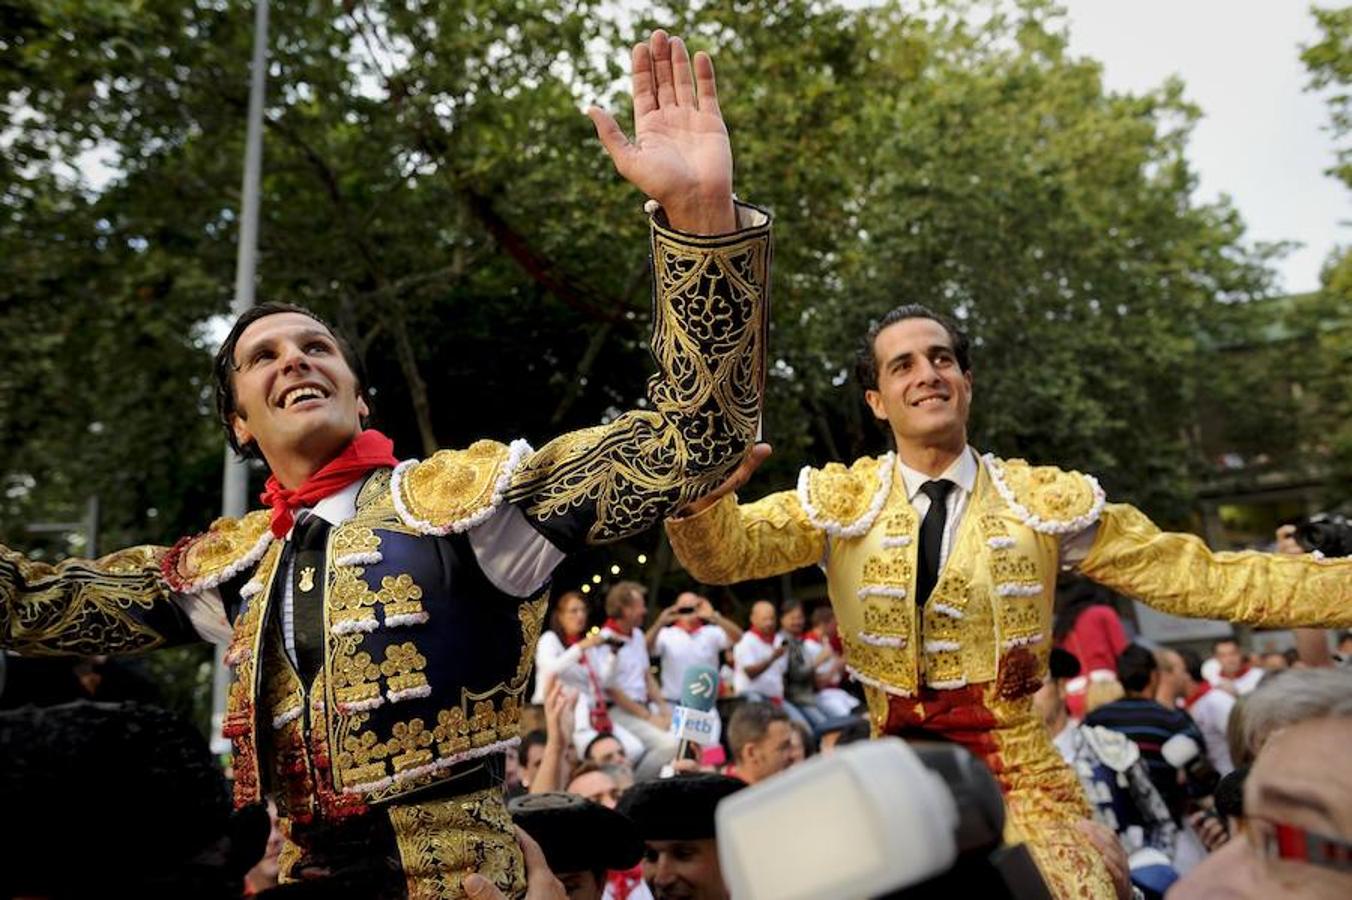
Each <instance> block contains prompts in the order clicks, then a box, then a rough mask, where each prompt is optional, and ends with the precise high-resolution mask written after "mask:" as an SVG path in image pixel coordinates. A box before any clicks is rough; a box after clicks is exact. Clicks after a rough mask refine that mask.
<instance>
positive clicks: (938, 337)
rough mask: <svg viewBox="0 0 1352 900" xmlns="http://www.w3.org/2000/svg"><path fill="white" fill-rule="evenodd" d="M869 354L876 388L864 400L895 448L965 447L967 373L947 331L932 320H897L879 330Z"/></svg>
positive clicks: (969, 380) (969, 385)
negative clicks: (886, 428) (885, 425)
mask: <svg viewBox="0 0 1352 900" xmlns="http://www.w3.org/2000/svg"><path fill="white" fill-rule="evenodd" d="M873 353H874V357H875V362H876V365H877V369H878V385H877V387H876V388H872V389H870V390H866V391H865V392H864V399H865V400H866V401H867V402H868V405H869V408H870V409H871V410H873V414H874V415H875V416H876V417H878V418H879V419H883V420H886V421H887V423H888V425H889V426H890V427H891V429H892V435H893V437H895V438H896V442H897V446H898V447H899V448H902V447H906V446H917V447H955V448H961V447H964V446H966V443H967V416H968V412H969V411H970V409H971V405H972V373H971V372H970V371H968V372H964V371H962V369H961V367H960V366H959V365H958V357H957V353H956V351H955V350H954V347H953V339H952V337H951V336H950V335H949V333H948V330H947V329H946V328H944V326H943V325H941V324H939V323H938V322H936V321H934V320H933V319H926V318H911V319H902V320H901V321H899V322H894V323H892V324H891V325H888V326H887V327H886V328H884V329H883V330H882V331H880V332H878V336H877V338H876V339H875V340H874V342H873Z"/></svg>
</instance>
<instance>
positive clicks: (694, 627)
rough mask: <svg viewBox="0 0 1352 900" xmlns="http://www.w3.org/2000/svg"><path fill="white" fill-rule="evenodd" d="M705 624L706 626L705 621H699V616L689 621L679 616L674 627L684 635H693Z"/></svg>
mask: <svg viewBox="0 0 1352 900" xmlns="http://www.w3.org/2000/svg"><path fill="white" fill-rule="evenodd" d="M705 624H706V623H705V621H704V620H703V619H701V618H700V617H699V616H694V617H692V618H690V619H687V618H686V617H685V616H681V617H680V618H679V619H677V620H676V627H677V628H679V629H681V630H682V631H684V632H685V633H686V634H694V633H695V632H697V631H699V630H700V629H701V628H703V627H704V626H705Z"/></svg>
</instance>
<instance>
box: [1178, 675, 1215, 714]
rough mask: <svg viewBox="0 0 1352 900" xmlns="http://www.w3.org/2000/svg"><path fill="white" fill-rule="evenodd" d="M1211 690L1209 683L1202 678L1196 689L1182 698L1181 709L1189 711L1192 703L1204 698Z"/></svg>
mask: <svg viewBox="0 0 1352 900" xmlns="http://www.w3.org/2000/svg"><path fill="white" fill-rule="evenodd" d="M1210 690H1211V682H1209V681H1207V680H1206V679H1205V678H1203V679H1202V680H1201V681H1199V682H1198V683H1197V687H1195V688H1193V689H1192V693H1190V694H1188V696H1186V697H1184V698H1183V708H1184V709H1190V708H1191V707H1192V705H1193V704H1194V703H1196V702H1197V701H1198V700H1201V699H1202V698H1203V697H1205V696H1206V694H1207V692H1208V691H1210Z"/></svg>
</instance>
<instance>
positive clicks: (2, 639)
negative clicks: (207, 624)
mask: <svg viewBox="0 0 1352 900" xmlns="http://www.w3.org/2000/svg"><path fill="white" fill-rule="evenodd" d="M166 552H167V550H166V549H165V548H164V547H131V548H129V549H126V550H119V551H117V552H116V553H110V554H109V555H107V556H105V557H103V558H101V559H98V560H88V559H68V560H66V561H65V562H62V563H59V564H57V565H54V566H53V565H48V564H46V563H39V562H33V561H32V560H29V559H26V558H25V557H24V556H23V555H22V554H20V553H16V552H14V551H12V550H9V549H8V548H5V547H0V646H3V647H4V648H6V649H9V650H13V651H14V652H16V653H19V654H23V655H29V656H32V655H52V656H62V655H73V656H90V655H95V654H102V653H110V654H122V653H139V652H141V651H143V650H152V649H154V648H156V647H160V646H163V645H165V644H168V643H174V642H179V641H185V640H190V639H191V640H195V639H196V633H195V632H193V631H192V628H191V626H189V625H188V624H187V622H186V618H185V617H183V616H181V615H180V614H178V612H177V610H176V609H174V608H173V607H172V604H171V601H170V599H169V592H168V588H167V586H166V585H165V583H164V579H163V578H162V577H161V575H160V564H161V562H162V560H163V559H164V556H165V554H166Z"/></svg>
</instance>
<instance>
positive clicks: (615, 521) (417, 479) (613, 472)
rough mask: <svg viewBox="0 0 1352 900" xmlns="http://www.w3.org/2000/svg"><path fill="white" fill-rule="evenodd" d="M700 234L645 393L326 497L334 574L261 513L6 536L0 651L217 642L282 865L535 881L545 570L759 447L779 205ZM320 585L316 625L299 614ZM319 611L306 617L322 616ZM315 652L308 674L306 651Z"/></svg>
mask: <svg viewBox="0 0 1352 900" xmlns="http://www.w3.org/2000/svg"><path fill="white" fill-rule="evenodd" d="M738 216H739V220H740V221H739V224H740V225H741V226H742V230H740V231H738V232H735V233H734V234H731V235H727V236H722V237H696V236H691V235H686V234H682V233H678V232H675V231H673V230H671V229H669V228H667V227H665V225H664V224H663V221H662V220H661V212H660V211H659V212H658V213H657V215H656V216H655V217H654V221H653V225H652V265H653V275H654V311H653V318H654V332H653V341H652V349H653V355H654V356H655V358H656V360H657V363H658V369H659V371H658V374H657V375H655V376H654V377H653V378H652V379H651V380H650V382H649V388H648V400H649V404H648V408H647V409H646V410H641V411H634V412H630V413H626V414H624V415H622V416H619V417H618V418H616V419H615V420H614V421H613V422H611V423H610V424H607V425H602V426H598V427H595V428H588V429H584V430H582V431H577V432H573V433H570V434H565V435H563V436H562V437H559V438H557V439H555V440H553V441H551V442H550V443H548V444H546V445H545V446H544V447H543V448H542V449H540V450H538V451H536V450H532V449H531V448H530V447H529V446H528V445H527V444H526V442H525V441H520V440H518V441H514V442H512V443H511V444H510V445H507V444H500V443H496V442H493V441H480V442H478V443H476V444H473V445H472V446H470V447H468V448H467V449H463V450H444V451H441V452H439V453H437V454H435V455H434V456H432V457H431V458H429V459H426V460H423V461H417V460H411V461H408V462H404V463H402V464H400V465H399V466H397V467H396V468H394V469H378V470H376V471H375V472H373V473H372V474H370V475H369V476H368V477H367V478H365V479H363V480H361V481H359V482H357V483H354V484H353V485H351V486H349V488H348V489H346V490H344V491H340V492H339V493H338V494H335V495H333V496H331V497H329V498H326V499H325V500H322V501H320V502H319V503H318V504H316V506H315V507H314V508H313V510H312V512H313V514H314V515H315V516H317V517H319V518H322V519H324V520H326V521H327V522H330V523H331V527H330V528H329V529H328V532H327V539H326V542H325V543H324V545H323V551H322V552H323V556H322V559H323V561H324V562H323V569H324V571H323V572H322V573H317V572H313V571H312V572H309V573H305V572H302V573H300V574H301V576H302V577H301V578H299V579H298V580H296V581H295V582H294V583H293V581H292V579H291V578H290V577H288V576H287V575H286V574H285V572H286V571H287V570H288V569H290V568H292V566H291V565H290V562H289V560H290V557H289V556H287V555H286V554H287V552H288V544H289V543H290V541H291V537H292V536H294V535H295V533H296V531H299V529H300V527H301V526H300V525H298V526H297V527H296V529H294V530H293V533H292V536H289V537H288V538H287V539H286V540H278V539H274V538H273V536H272V533H271V531H270V530H269V527H268V523H269V514H268V512H267V511H259V512H254V513H250V514H249V515H246V516H244V517H243V518H242V519H239V520H227V519H222V520H220V521H217V522H215V523H214V524H213V525H212V526H211V529H210V530H209V531H208V532H207V533H205V534H202V535H199V536H197V537H194V538H190V539H187V540H185V541H182V542H180V543H179V544H178V545H177V546H175V547H174V548H172V549H167V548H163V547H135V548H132V549H128V550H123V551H120V552H117V553H113V554H111V555H109V556H105V557H103V558H102V559H99V560H96V561H89V560H67V561H66V562H63V563H61V564H59V565H56V566H50V565H44V564H40V563H36V562H31V561H29V560H27V559H25V558H24V557H23V556H22V555H20V554H18V553H15V552H12V551H10V550H8V549H6V548H3V547H0V644H2V645H3V646H4V647H5V648H7V649H9V650H12V651H16V652H18V653H23V654H72V655H75V654H78V655H84V654H116V653H135V652H140V651H145V650H150V649H153V648H156V647H163V646H167V645H171V644H181V643H185V642H189V641H196V640H201V639H214V640H217V641H219V642H222V643H226V644H227V646H228V650H227V653H226V661H227V663H228V664H229V665H230V666H231V668H232V670H233V680H232V682H231V686H230V690H229V696H228V703H227V708H226V717H225V723H224V728H223V731H224V733H225V735H226V736H227V737H229V738H230V740H231V741H232V742H233V745H234V770H235V781H234V790H235V800H236V803H237V804H245V803H249V802H254V801H258V800H260V799H262V798H263V797H265V796H270V797H272V798H273V799H274V800H275V801H276V802H277V804H278V807H279V811H280V814H281V816H282V817H283V821H284V825H285V828H284V830H285V831H287V833H288V836H289V838H290V840H289V841H288V843H287V845H286V848H285V849H284V851H283V859H282V868H283V877H284V878H286V877H289V876H294V875H296V874H298V873H299V872H300V871H302V870H303V869H305V868H308V867H310V866H317V867H322V868H327V869H334V868H336V867H341V866H343V865H344V864H345V863H346V862H348V861H349V860H350V859H353V858H357V857H361V856H363V855H365V856H372V855H374V856H376V857H379V858H381V859H383V860H385V861H386V862H387V864H388V868H389V869H390V870H391V871H393V872H394V873H395V876H396V877H398V878H399V879H401V880H403V881H404V883H405V885H406V890H407V892H408V894H409V895H410V896H414V897H451V896H461V889H460V884H459V882H460V878H461V877H462V876H463V874H465V872H466V871H470V870H473V871H480V872H481V873H482V874H484V875H486V876H487V877H489V878H490V879H491V880H493V881H495V882H496V883H498V885H499V886H500V887H501V888H503V889H504V890H505V891H507V892H508V893H509V894H513V893H519V892H521V891H522V890H524V883H523V882H522V880H521V878H522V875H521V868H520V865H519V854H518V853H517V851H516V846H515V842H514V838H513V837H512V831H511V828H510V823H509V821H508V819H507V816H506V811H505V809H504V807H503V804H502V799H501V785H500V781H501V766H502V754H503V751H505V750H508V749H510V747H511V746H512V745H513V744H515V743H516V741H517V732H518V720H519V717H520V711H521V705H522V702H523V692H524V691H525V688H526V683H527V680H528V678H529V675H530V667H531V662H532V660H533V659H534V653H535V642H536V638H537V637H538V636H539V633H540V627H541V622H542V619H543V615H544V610H545V604H546V600H547V597H548V588H549V579H550V575H551V573H552V571H553V570H554V568H555V567H556V566H557V565H558V563H559V562H560V561H561V560H562V559H563V558H564V556H565V554H566V553H567V552H569V551H570V550H572V549H575V548H578V547H581V546H584V545H586V544H595V543H605V542H608V541H614V540H617V539H619V538H622V537H624V536H626V535H630V534H634V533H635V532H638V531H642V530H644V529H646V528H649V527H651V526H652V525H654V524H655V523H657V522H659V521H661V519H662V517H663V516H665V515H666V514H668V512H670V511H671V510H673V509H677V508H680V507H681V506H683V505H685V504H686V503H689V502H690V501H691V500H693V499H695V498H696V497H698V496H700V495H702V494H704V493H707V492H708V491H709V490H711V489H712V488H713V487H715V486H716V485H718V484H719V483H720V482H721V481H723V480H724V478H726V477H727V475H728V473H729V471H730V470H731V469H732V468H733V467H735V466H736V465H737V463H738V461H739V460H740V459H741V458H742V456H743V455H744V453H745V451H746V449H747V448H748V447H749V446H750V444H751V442H752V441H754V440H755V438H756V432H757V427H758V423H759V410H760V402H761V391H762V389H763V382H764V351H765V338H766V328H767V313H768V307H767V304H768V294H767V289H768V275H769V264H770V234H769V222H768V218H767V217H766V215H765V214H764V213H762V212H760V211H759V210H756V209H754V208H752V207H747V206H739V209H738ZM312 590H317V591H322V596H323V603H322V610H323V616H322V623H320V624H319V626H318V627H317V629H315V630H311V631H307V630H306V629H305V628H303V627H302V625H301V622H300V618H299V617H297V618H296V619H295V621H294V622H293V621H292V609H293V606H292V602H293V600H294V601H295V603H296V607H295V608H296V609H299V608H300V607H299V604H300V602H301V599H302V598H298V597H295V596H294V594H296V593H297V592H299V593H300V594H302V595H304V594H308V592H310V591H312ZM311 618H313V617H311ZM307 655H308V657H310V658H314V659H318V660H320V661H321V662H320V663H319V664H318V666H317V671H316V672H315V674H314V675H313V677H312V678H306V677H302V675H301V674H300V673H301V671H303V670H304V666H302V665H300V664H299V663H298V662H297V660H298V659H305V658H307Z"/></svg>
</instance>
